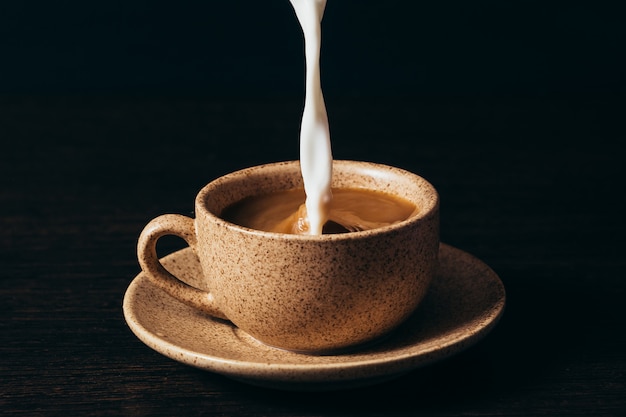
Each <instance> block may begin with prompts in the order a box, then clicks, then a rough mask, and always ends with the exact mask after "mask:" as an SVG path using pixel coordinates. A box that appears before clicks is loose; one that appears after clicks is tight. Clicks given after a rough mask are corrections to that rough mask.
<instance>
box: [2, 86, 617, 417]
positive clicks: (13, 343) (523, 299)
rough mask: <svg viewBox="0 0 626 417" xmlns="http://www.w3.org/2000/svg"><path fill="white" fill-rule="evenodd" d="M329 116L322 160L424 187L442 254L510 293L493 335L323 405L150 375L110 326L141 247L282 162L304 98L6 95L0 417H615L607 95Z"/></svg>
mask: <svg viewBox="0 0 626 417" xmlns="http://www.w3.org/2000/svg"><path fill="white" fill-rule="evenodd" d="M327 102H328V103H327V104H328V111H329V117H330V121H331V131H332V136H333V139H332V140H333V147H334V154H335V157H336V158H337V159H357V160H370V161H375V162H381V163H388V164H392V165H396V166H399V167H402V168H406V169H409V170H411V171H414V172H416V173H418V174H421V175H423V176H424V177H426V178H427V179H429V180H430V181H431V182H432V183H433V184H434V185H435V187H437V189H438V190H439V192H440V194H441V199H442V206H441V239H442V241H444V242H446V243H448V244H450V245H453V246H455V247H458V248H460V249H463V250H465V251H467V252H469V253H471V254H473V255H475V256H477V257H478V258H480V259H481V260H483V261H484V262H486V263H487V264H488V265H490V266H491V267H492V268H493V269H494V270H495V271H496V272H497V273H498V275H499V276H500V278H501V280H502V281H503V283H504V285H505V287H506V291H507V307H506V310H505V313H504V316H503V317H502V319H501V321H500V323H499V324H498V326H497V327H496V328H495V329H494V330H493V332H491V333H490V334H489V335H488V336H487V337H486V338H485V339H483V340H482V341H481V342H479V343H478V344H477V345H475V346H473V347H471V348H470V349H468V350H467V351H464V352H463V353H460V354H458V355H456V356H454V357H451V358H449V359H447V360H444V361H441V362H438V363H435V364H432V365H429V366H427V367H424V368H421V369H418V370H415V371H413V372H411V373H409V374H407V375H404V376H402V377H400V378H397V379H395V380H392V381H389V382H386V383H383V384H379V385H374V386H370V387H365V388H360V389H355V390H348V391H338V392H322V393H319V392H318V393H286V392H282V391H275V390H269V389H263V388H256V387H252V386H248V385H245V384H242V383H239V382H236V381H232V380H229V379H227V378H225V377H223V376H220V375H216V374H212V373H209V372H205V371H201V370H198V369H195V368H192V367H189V366H186V365H183V364H180V363H178V362H176V361H173V360H171V359H168V358H166V357H164V356H162V355H160V354H159V353H157V352H155V351H153V350H151V349H150V348H148V347H147V346H145V345H144V344H143V343H142V342H140V341H139V340H138V339H137V338H136V337H135V336H134V335H133V333H132V332H131V331H130V330H129V328H128V326H127V325H126V323H125V320H124V316H123V312H122V299H123V296H124V292H125V290H126V288H127V287H128V285H129V284H130V282H131V281H132V280H133V278H134V277H135V276H136V275H137V274H138V273H139V267H138V264H137V261H136V257H135V245H136V241H137V237H138V235H139V233H140V231H141V229H142V228H143V226H144V225H145V224H146V223H147V222H148V221H149V220H150V219H152V218H153V217H155V216H157V215H159V214H163V213H167V212H172V213H181V214H188V215H191V213H192V210H193V199H194V196H195V194H196V193H197V191H198V190H199V189H200V188H201V187H202V185H204V184H205V183H207V182H208V181H210V180H212V179H214V178H216V177H217V176H220V175H222V174H224V173H227V172H230V171H233V170H235V169H238V168H243V167H247V166H250V165H255V164H259V163H264V162H274V161H279V160H288V159H297V157H298V129H299V123H300V114H301V99H300V98H276V97H274V98H263V97H257V98H249V99H244V98H240V99H235V98H231V99H216V98H209V97H202V96H196V97H193V96H188V97H181V96H159V95H155V96H151V97H149V96H123V95H108V96H107V95H99V96H98V95H90V96H79V95H76V96H69V95H48V96H42V95H39V96H37V95H31V96H27V95H4V96H0V139H1V143H2V145H1V148H0V266H1V268H0V341H1V343H0V414H3V415H42V416H50V415H61V414H62V415H76V416H80V415H90V416H91V415H93V416H101V415H102V416H104V415H130V416H134V415H150V416H152V415H154V416H157V415H162V416H172V415H185V416H194V415H207V416H329V415H333V416H336V415H355V416H357V415H358V416H409V415H411V416H413V415H421V416H469V415H480V416H487V415H489V416H500V415H502V416H542V415H550V416H553V415H559V416H582V415H589V416H624V415H626V384H625V372H626V336H625V333H626V332H625V328H626V327H625V324H626V322H625V321H624V318H623V317H624V314H623V313H624V312H625V311H624V310H626V309H625V307H624V305H625V304H624V299H625V298H626V292H625V290H626V275H625V273H624V269H625V268H626V261H625V259H626V257H625V256H624V249H625V248H626V245H625V244H624V234H625V233H626V227H625V221H624V213H625V212H626V211H625V209H626V205H625V204H624V203H625V196H624V192H625V187H624V182H623V181H624V158H623V151H622V146H621V145H622V142H623V140H624V137H625V136H624V133H625V130H626V129H624V114H625V113H624V110H625V108H624V102H623V101H622V100H621V99H620V97H617V96H610V95H561V96H558V95H543V96H525V97H522V96H509V97H495V96H492V97H489V96H484V97H480V96H467V97H442V96H439V97H428V96H422V97H415V98H411V99H409V98H404V99H398V98H391V97H388V98H384V97H383V98H376V97H361V98H332V97H329V98H328V99H327ZM180 247H182V245H181V243H180V242H179V241H177V240H176V239H173V240H172V241H169V240H166V241H164V242H162V244H161V245H160V246H159V252H160V254H166V253H168V252H171V251H173V250H176V249H178V248H180Z"/></svg>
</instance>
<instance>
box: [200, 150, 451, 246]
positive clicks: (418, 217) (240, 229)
mask: <svg viewBox="0 0 626 417" xmlns="http://www.w3.org/2000/svg"><path fill="white" fill-rule="evenodd" d="M293 165H297V166H298V167H299V166H300V161H298V160H291V161H280V162H270V163H265V164H260V165H254V166H250V167H247V168H243V169H239V170H236V171H232V172H230V173H228V174H225V175H222V176H220V177H217V178H215V179H214V180H212V181H210V182H209V183H208V184H206V185H205V186H204V187H202V189H201V190H200V191H199V192H198V194H197V196H196V199H195V209H196V212H195V216H196V220H197V217H198V214H199V213H201V214H202V215H203V216H204V217H206V218H208V219H210V220H211V221H212V222H214V223H216V224H217V225H218V226H220V227H224V228H227V229H229V230H232V231H235V232H237V233H241V234H247V235H254V236H259V237H261V236H263V237H267V238H272V239H277V238H278V239H285V240H295V241H338V240H339V241H340V240H353V239H357V238H365V237H372V236H378V235H383V234H387V233H393V232H395V231H397V230H399V229H403V228H405V227H409V226H410V225H412V224H415V223H421V222H424V221H426V220H427V219H429V218H431V217H432V216H436V215H438V211H439V204H440V197H439V193H438V191H437V189H436V188H435V187H434V186H433V185H432V184H431V183H430V182H429V181H428V180H426V179H425V178H424V177H422V176H420V175H418V174H416V173H413V172H411V171H408V170H405V169H403V168H399V167H395V166H391V165H386V164H381V163H376V162H368V161H356V160H343V159H340V160H333V169H335V168H336V167H338V168H341V167H342V166H347V165H351V166H353V165H357V166H358V167H359V168H361V169H367V168H369V169H374V170H378V171H382V170H385V171H388V172H392V173H394V174H398V175H402V176H408V177H410V178H412V179H414V180H417V181H418V182H420V183H421V184H423V185H425V186H426V188H428V189H429V190H430V192H432V194H433V197H434V198H433V199H432V200H431V201H430V204H428V205H426V206H425V207H423V209H422V210H420V211H419V212H418V213H416V214H414V215H412V216H410V217H409V218H407V219H405V220H402V221H400V222H397V223H394V224H391V225H387V226H382V227H377V228H375V229H369V230H362V231H358V232H350V233H335V234H321V235H298V234H288V233H281V232H269V231H264V230H258V229H252V228H249V227H246V226H241V225H239V224H236V223H232V222H229V221H227V220H224V219H223V218H221V217H220V216H219V215H217V214H215V213H213V212H212V211H211V210H209V209H208V208H207V207H206V205H205V204H206V203H205V202H206V200H207V196H208V194H209V192H210V191H211V190H212V189H214V188H215V187H216V186H219V185H221V184H223V183H224V182H228V181H231V180H233V179H235V178H240V177H241V176H242V175H248V174H250V173H252V172H253V171H259V170H263V169H268V168H278V167H280V166H293Z"/></svg>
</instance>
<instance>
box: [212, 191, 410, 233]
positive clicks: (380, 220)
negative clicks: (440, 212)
mask: <svg viewBox="0 0 626 417" xmlns="http://www.w3.org/2000/svg"><path fill="white" fill-rule="evenodd" d="M332 194H333V199H332V200H331V203H330V212H329V216H328V220H327V221H326V223H325V224H324V226H323V229H322V233H323V234H333V233H346V232H354V231H361V230H370V229H375V228H379V227H384V226H388V225H391V224H394V223H398V222H401V221H403V220H406V219H408V218H409V217H411V216H412V215H413V214H415V213H417V211H418V210H417V207H416V206H415V205H414V204H413V203H411V202H409V201H406V200H404V199H402V198H400V197H397V196H394V195H391V194H386V193H383V192H380V191H373V190H367V189H350V188H338V189H333V190H332ZM305 198H306V197H305V192H304V190H303V189H294V190H287V191H278V192H274V193H271V194H263V195H257V196H251V197H247V198H245V199H243V200H241V201H238V202H236V203H234V204H232V205H230V206H228V207H226V209H224V210H223V211H222V213H221V216H220V217H222V218H223V219H224V220H227V221H229V222H231V223H235V224H238V225H240V226H244V227H248V228H251V229H256V230H262V231H266V232H277V233H288V234H309V233H308V231H309V224H308V222H307V220H306V219H307V215H306V206H305Z"/></svg>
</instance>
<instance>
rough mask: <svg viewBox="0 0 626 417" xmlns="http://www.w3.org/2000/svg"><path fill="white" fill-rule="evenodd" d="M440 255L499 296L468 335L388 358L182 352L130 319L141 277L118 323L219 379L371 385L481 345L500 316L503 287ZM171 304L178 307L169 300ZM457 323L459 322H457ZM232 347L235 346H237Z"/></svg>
mask: <svg viewBox="0 0 626 417" xmlns="http://www.w3.org/2000/svg"><path fill="white" fill-rule="evenodd" d="M187 251H190V249H189V248H184V249H181V250H179V251H176V252H173V253H171V254H169V255H167V256H165V257H163V259H162V261H164V262H166V261H167V259H172V258H176V257H180V256H183V255H185V253H184V252H187ZM442 251H449V252H450V253H451V254H452V255H453V256H452V258H453V259H454V260H455V261H457V262H458V259H459V257H465V258H466V260H467V261H470V262H472V263H473V264H474V265H478V266H480V267H481V268H482V269H483V270H484V273H486V274H488V275H489V277H488V278H490V279H491V281H493V282H494V283H495V284H496V285H497V286H498V287H499V288H498V291H500V292H501V296H500V298H499V299H498V300H497V302H495V303H494V304H493V305H492V306H491V308H490V310H489V312H488V314H486V315H485V318H484V319H483V320H481V322H480V323H477V324H475V325H474V326H473V327H472V328H471V330H467V329H466V330H465V331H456V332H455V333H453V335H452V336H451V335H448V336H447V337H445V338H444V339H443V340H441V342H442V343H431V346H428V347H425V348H420V349H416V347H418V346H419V345H420V343H419V342H417V343H412V344H409V345H407V346H405V347H403V348H402V349H399V350H398V352H397V353H396V352H392V353H391V354H390V353H389V352H383V353H380V352H373V353H371V354H363V353H359V352H358V351H354V352H350V353H345V354H338V355H325V356H333V357H336V358H340V359H342V358H344V359H345V360H340V361H339V362H334V363H269V362H267V363H263V362H257V361H246V360H238V359H233V358H223V357H220V356H218V355H209V354H206V353H202V352H197V351H194V350H192V349H188V348H187V347H185V346H184V344H178V343H174V342H172V341H170V340H167V339H166V338H164V337H160V336H159V335H158V334H156V333H153V332H151V331H150V330H148V329H147V328H146V327H144V326H143V325H142V324H141V320H139V319H138V318H137V317H136V316H135V313H134V310H133V309H134V307H135V306H134V303H135V299H136V297H137V294H138V291H137V289H138V288H139V287H140V286H141V285H150V286H153V284H152V283H151V282H150V281H149V279H148V278H147V277H146V276H145V274H144V273H143V272H140V273H139V274H138V275H137V276H135V278H134V279H133V280H132V282H131V283H130V285H129V286H128V288H127V290H126V292H125V294H124V300H123V313H124V318H125V320H126V323H127V325H128V327H129V328H130V330H131V331H132V332H133V333H134V334H135V336H136V337H137V338H138V339H139V340H140V341H142V342H143V343H144V344H146V345H147V346H148V347H150V348H152V349H153V350H155V351H157V352H158V353H160V354H162V355H164V356H166V357H168V358H170V359H173V360H175V361H177V362H180V363H183V364H186V365H189V366H192V367H195V368H199V369H202V370H205V371H209V372H214V373H217V374H221V375H223V376H226V377H229V378H232V379H235V380H239V381H241V382H245V383H249V384H253V385H259V386H265V387H270V388H279V389H289V390H310V389H315V390H317V389H318V388H319V387H318V386H319V385H320V384H322V383H323V384H324V386H325V387H326V388H325V389H337V388H345V387H351V386H361V385H368V384H373V383H377V382H382V381H385V380H389V379H393V378H394V377H396V376H400V375H403V374H405V373H407V372H410V371H412V370H415V369H417V368H420V367H423V366H426V365H429V364H431V363H434V362H437V361H439V360H443V359H445V358H448V357H450V356H453V355H455V354H457V353H460V352H461V351H464V350H466V349H467V348H469V347H471V346H473V345H474V344H475V343H477V342H478V341H479V340H481V339H482V338H483V337H484V336H486V335H487V334H488V333H489V332H490V331H491V330H492V329H493V328H494V327H495V326H496V324H497V323H498V322H499V320H500V318H501V316H502V314H503V312H504V307H505V298H506V296H505V289H504V285H503V283H502V281H501V280H500V278H499V277H498V275H497V274H496V273H495V272H494V271H493V270H492V269H491V268H490V267H489V266H488V265H486V264H485V263H484V262H482V261H481V260H480V259H478V258H476V257H474V256H473V255H471V254H469V253H467V252H465V251H462V250H460V249H458V248H455V247H453V246H450V245H447V244H444V243H441V244H440V253H441V252H442ZM163 296H164V297H170V296H169V295H167V294H165V293H163ZM170 298H171V297H170ZM171 300H173V301H175V302H177V303H180V302H178V301H177V300H174V299H173V298H172V299H171ZM181 304H182V303H181ZM485 311H487V309H485ZM197 317H199V318H204V319H206V320H208V321H209V322H211V321H213V322H214V321H215V319H212V318H210V317H207V316H204V317H203V316H200V315H199V316H197ZM459 320H462V318H460V319H459ZM220 321H221V320H220ZM221 322H224V321H221ZM225 323H228V322H225ZM231 326H232V324H231ZM233 328H234V326H233ZM391 337H393V335H392V336H391ZM234 339H236V338H234ZM399 342H401V340H399ZM234 343H237V341H235V342H234ZM239 343H243V342H239ZM383 343H384V342H383ZM267 348H269V347H267ZM270 349H276V348H270ZM286 353H287V352H286ZM288 353H289V354H293V352H288ZM303 357H306V358H308V359H310V358H311V355H306V354H303Z"/></svg>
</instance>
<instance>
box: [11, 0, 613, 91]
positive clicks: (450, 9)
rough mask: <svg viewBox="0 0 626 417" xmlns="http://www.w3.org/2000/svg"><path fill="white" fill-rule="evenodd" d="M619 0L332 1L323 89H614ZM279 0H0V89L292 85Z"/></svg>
mask: <svg viewBox="0 0 626 417" xmlns="http://www.w3.org/2000/svg"><path fill="white" fill-rule="evenodd" d="M619 3H620V2H617V1H613V2H610V1H597V2H589V1H509V2H500V1H487V0H480V1H473V2H465V1H437V2H421V1H396V0H391V1H371V0H362V1H356V0H344V1H338V0H335V1H330V2H329V3H328V5H327V8H326V13H325V16H324V21H323V36H324V41H323V42H324V46H323V58H322V65H323V70H322V74H323V83H324V89H325V91H326V93H327V94H329V95H369V94H394V95H395V94H404V95H410V94H426V93H428V94H488V93H498V94H501V93H554V92H600V91H604V92H617V91H620V92H623V88H624V65H623V57H624V53H623V46H624V25H623V22H622V19H621V16H622V14H621V13H620V10H619ZM301 49H302V36H301V33H300V27H299V25H298V22H297V20H296V18H295V16H294V13H293V10H292V9H291V6H290V5H289V3H288V2H287V1H286V0H268V1H220V2H212V1H188V0H184V1H178V2H171V1H138V0H131V1H93V2H83V1H61V2H45V1H33V0H25V1H20V2H3V4H2V5H1V6H0V51H1V53H2V55H1V58H0V59H2V66H1V68H0V71H1V72H0V91H5V92H68V91H69V92H111V91H114V92H153V93H155V92H156V93H163V92H168V91H169V92H177V93H191V94H204V95H207V94H208V95H226V96H231V97H232V96H233V95H250V94H263V95H267V94H270V95H273V94H300V93H301V90H302V86H303V77H302V74H301V73H302V71H303V61H302V59H301V58H302V57H301Z"/></svg>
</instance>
